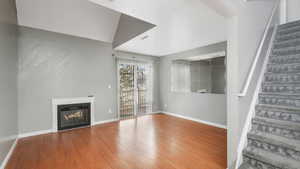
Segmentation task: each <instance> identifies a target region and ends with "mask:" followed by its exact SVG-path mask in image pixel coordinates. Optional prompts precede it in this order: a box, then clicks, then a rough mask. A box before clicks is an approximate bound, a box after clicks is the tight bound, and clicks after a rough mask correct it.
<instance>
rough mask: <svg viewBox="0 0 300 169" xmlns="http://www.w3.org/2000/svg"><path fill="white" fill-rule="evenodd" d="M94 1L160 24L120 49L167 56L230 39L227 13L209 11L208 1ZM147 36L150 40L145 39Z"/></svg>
mask: <svg viewBox="0 0 300 169" xmlns="http://www.w3.org/2000/svg"><path fill="white" fill-rule="evenodd" d="M90 1H92V2H94V3H97V4H100V5H102V6H105V7H108V8H111V9H114V10H116V11H120V12H122V13H126V14H128V15H132V16H134V17H137V18H140V19H143V20H146V21H148V22H151V23H153V24H155V25H157V27H156V28H154V29H152V30H150V31H148V32H146V33H144V34H142V35H140V36H138V37H136V38H134V39H132V40H130V41H128V42H127V43H125V44H123V45H121V46H120V47H118V48H117V50H122V51H129V52H135V53H141V54H148V55H153V56H164V55H169V54H173V53H177V52H181V51H185V50H188V49H193V48H197V47H200V46H205V45H208V44H212V43H216V42H221V41H225V40H226V32H227V30H226V18H225V15H227V13H226V11H221V10H219V12H218V13H217V12H216V11H215V10H213V9H211V8H209V7H208V6H207V5H208V4H209V3H208V0H202V1H201V0H151V1H149V0H111V1H110V0H90ZM211 1H214V2H215V4H218V3H216V2H217V1H218V2H221V1H219V0H211ZM210 4H212V3H210ZM217 8H218V9H221V7H220V5H219V7H217ZM145 35H149V38H147V39H145V40H141V38H142V37H143V36H145Z"/></svg>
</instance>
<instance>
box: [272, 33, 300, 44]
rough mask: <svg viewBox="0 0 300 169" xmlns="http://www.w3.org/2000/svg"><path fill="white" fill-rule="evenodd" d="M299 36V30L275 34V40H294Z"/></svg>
mask: <svg viewBox="0 0 300 169" xmlns="http://www.w3.org/2000/svg"><path fill="white" fill-rule="evenodd" d="M299 38H300V32H294V33H290V34H283V35H276V37H275V42H284V41H290V40H296V39H299Z"/></svg>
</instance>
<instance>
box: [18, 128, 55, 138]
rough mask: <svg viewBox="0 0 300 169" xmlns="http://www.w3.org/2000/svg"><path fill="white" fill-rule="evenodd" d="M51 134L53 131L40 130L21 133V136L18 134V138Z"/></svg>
mask: <svg viewBox="0 0 300 169" xmlns="http://www.w3.org/2000/svg"><path fill="white" fill-rule="evenodd" d="M52 132H53V130H52V129H49V130H40V131H33V132H28V133H22V134H19V138H24V137H31V136H37V135H42V134H48V133H52Z"/></svg>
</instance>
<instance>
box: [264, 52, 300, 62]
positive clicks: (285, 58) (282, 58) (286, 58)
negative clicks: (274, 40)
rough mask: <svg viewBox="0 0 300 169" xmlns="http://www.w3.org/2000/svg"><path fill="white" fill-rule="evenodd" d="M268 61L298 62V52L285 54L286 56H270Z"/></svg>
mask: <svg viewBox="0 0 300 169" xmlns="http://www.w3.org/2000/svg"><path fill="white" fill-rule="evenodd" d="M269 63H271V64H290V63H299V64H300V54H298V55H287V56H270V59H269Z"/></svg>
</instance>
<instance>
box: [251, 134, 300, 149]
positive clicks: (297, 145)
mask: <svg viewBox="0 0 300 169" xmlns="http://www.w3.org/2000/svg"><path fill="white" fill-rule="evenodd" d="M248 138H252V139H255V140H259V141H263V142H267V143H270V144H274V145H277V146H282V147H286V148H290V149H294V150H296V151H300V141H299V140H295V139H288V138H286V137H281V136H277V135H273V134H270V133H265V132H260V131H256V130H252V131H250V132H249V133H248Z"/></svg>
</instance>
